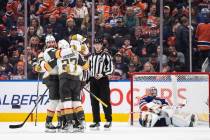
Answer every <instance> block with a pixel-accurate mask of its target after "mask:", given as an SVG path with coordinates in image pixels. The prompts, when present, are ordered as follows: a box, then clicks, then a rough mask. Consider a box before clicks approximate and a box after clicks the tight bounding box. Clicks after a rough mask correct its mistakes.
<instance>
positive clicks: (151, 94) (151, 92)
mask: <svg viewBox="0 0 210 140" xmlns="http://www.w3.org/2000/svg"><path fill="white" fill-rule="evenodd" d="M149 92H150V96H153V97H156V96H157V88H156V87H150V89H149Z"/></svg>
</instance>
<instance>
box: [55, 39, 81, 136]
mask: <svg viewBox="0 0 210 140" xmlns="http://www.w3.org/2000/svg"><path fill="white" fill-rule="evenodd" d="M78 47H79V46H78ZM58 48H59V49H60V50H61V51H62V52H64V51H65V52H67V50H68V48H70V45H69V43H68V42H67V41H66V40H60V41H59V42H58ZM76 51H77V50H76ZM69 53H71V51H70V52H69ZM67 54H68V52H67ZM58 61H59V60H58ZM77 69H78V71H81V72H79V73H80V75H79V77H80V81H82V79H84V77H83V69H82V67H81V66H80V65H77ZM81 84H82V83H81ZM81 88H82V87H81ZM77 102H78V101H73V106H75V105H76V104H78V103H77ZM80 102H81V96H80ZM73 120H74V125H73V127H74V132H75V131H84V128H85V116H84V110H83V108H82V106H80V111H79V112H78V109H77V107H73Z"/></svg>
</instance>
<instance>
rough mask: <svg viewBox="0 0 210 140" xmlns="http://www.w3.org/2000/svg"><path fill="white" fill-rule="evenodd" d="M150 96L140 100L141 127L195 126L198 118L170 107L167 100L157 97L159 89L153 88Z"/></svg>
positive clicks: (150, 90)
mask: <svg viewBox="0 0 210 140" xmlns="http://www.w3.org/2000/svg"><path fill="white" fill-rule="evenodd" d="M148 92H149V93H148V96H146V97H144V98H143V99H141V100H140V110H141V113H140V118H139V122H140V125H141V126H143V127H154V126H169V125H174V126H181V127H186V126H190V127H192V126H195V123H196V121H197V117H196V115H195V114H192V113H186V112H185V113H184V112H183V111H182V110H181V109H180V108H176V109H175V110H174V109H173V108H172V107H171V106H169V105H168V103H167V102H166V100H165V99H161V98H158V97H157V89H156V88H155V87H151V88H150V89H149V91H148Z"/></svg>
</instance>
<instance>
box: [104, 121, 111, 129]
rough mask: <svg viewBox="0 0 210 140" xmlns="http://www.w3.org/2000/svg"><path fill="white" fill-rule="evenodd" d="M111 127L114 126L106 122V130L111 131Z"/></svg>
mask: <svg viewBox="0 0 210 140" xmlns="http://www.w3.org/2000/svg"><path fill="white" fill-rule="evenodd" d="M111 126H112V122H106V123H105V124H104V130H110V129H111Z"/></svg>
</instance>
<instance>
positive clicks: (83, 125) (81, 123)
mask: <svg viewBox="0 0 210 140" xmlns="http://www.w3.org/2000/svg"><path fill="white" fill-rule="evenodd" d="M85 125H86V124H85V121H80V122H79V125H78V132H82V133H83V132H84V131H85Z"/></svg>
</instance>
